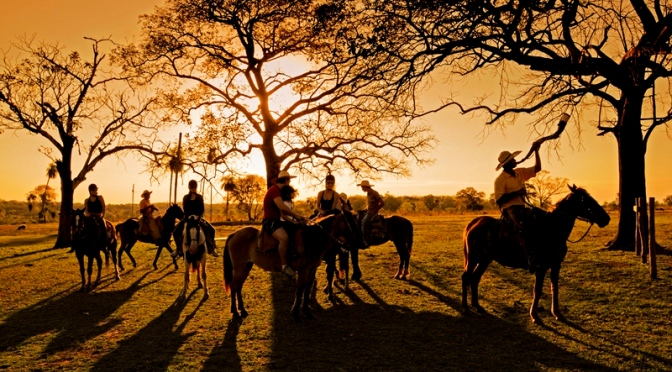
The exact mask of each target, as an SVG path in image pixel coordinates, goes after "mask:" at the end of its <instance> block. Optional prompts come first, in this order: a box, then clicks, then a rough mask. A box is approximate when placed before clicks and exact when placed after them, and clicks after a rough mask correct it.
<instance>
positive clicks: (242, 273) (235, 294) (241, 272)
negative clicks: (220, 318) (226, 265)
mask: <svg viewBox="0 0 672 372" xmlns="http://www.w3.org/2000/svg"><path fill="white" fill-rule="evenodd" d="M251 270H252V263H247V264H246V265H245V266H242V265H241V267H234V268H233V278H232V279H231V314H232V315H233V317H234V318H238V317H243V318H245V317H247V316H248V313H247V310H245V304H244V302H243V284H244V283H245V280H246V279H247V276H248V275H249V274H250V271H251ZM236 300H237V301H238V307H237V308H236Z"/></svg>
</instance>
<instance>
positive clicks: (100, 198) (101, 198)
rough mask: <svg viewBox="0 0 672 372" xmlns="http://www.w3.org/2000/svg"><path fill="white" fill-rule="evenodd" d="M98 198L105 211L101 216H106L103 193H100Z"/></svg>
mask: <svg viewBox="0 0 672 372" xmlns="http://www.w3.org/2000/svg"><path fill="white" fill-rule="evenodd" d="M98 200H100V204H101V205H102V206H103V211H102V213H100V217H105V199H103V196H102V195H98Z"/></svg>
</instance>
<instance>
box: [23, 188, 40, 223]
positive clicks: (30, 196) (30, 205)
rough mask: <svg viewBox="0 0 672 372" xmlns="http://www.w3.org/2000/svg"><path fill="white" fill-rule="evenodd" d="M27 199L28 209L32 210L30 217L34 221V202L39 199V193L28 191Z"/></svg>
mask: <svg viewBox="0 0 672 372" xmlns="http://www.w3.org/2000/svg"><path fill="white" fill-rule="evenodd" d="M26 201H27V202H28V210H29V211H30V219H31V221H32V219H33V203H35V202H36V201H37V195H35V193H33V192H30V193H28V196H27V197H26Z"/></svg>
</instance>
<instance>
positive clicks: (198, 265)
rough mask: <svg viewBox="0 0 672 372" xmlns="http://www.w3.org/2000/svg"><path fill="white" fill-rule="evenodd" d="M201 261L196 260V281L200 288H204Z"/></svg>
mask: <svg viewBox="0 0 672 372" xmlns="http://www.w3.org/2000/svg"><path fill="white" fill-rule="evenodd" d="M201 274H202V272H201V261H200V260H199V261H196V281H197V283H198V289H201V288H203V281H202V280H201Z"/></svg>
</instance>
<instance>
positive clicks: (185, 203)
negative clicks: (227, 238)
mask: <svg viewBox="0 0 672 372" xmlns="http://www.w3.org/2000/svg"><path fill="white" fill-rule="evenodd" d="M188 187H189V193H187V195H185V196H184V197H183V198H182V209H183V210H184V218H183V219H182V221H180V222H179V223H178V224H177V226H175V230H174V231H180V232H181V231H182V229H184V224H185V222H186V220H187V218H189V216H198V217H199V218H200V219H201V222H202V225H203V230H204V231H205V233H206V234H205V236H206V246H207V247H208V253H210V254H211V255H213V256H215V257H219V253H217V246H216V245H215V228H214V227H213V226H212V225H211V224H210V222H208V221H207V220H206V219H205V218H203V214H205V201H204V200H203V195H201V194H199V193H198V192H197V189H198V182H196V180H191V181H189V183H188ZM181 254H182V245H181V244H177V248H176V249H175V251H174V252H173V253H171V254H170V255H171V257H176V256H178V255H181Z"/></svg>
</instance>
